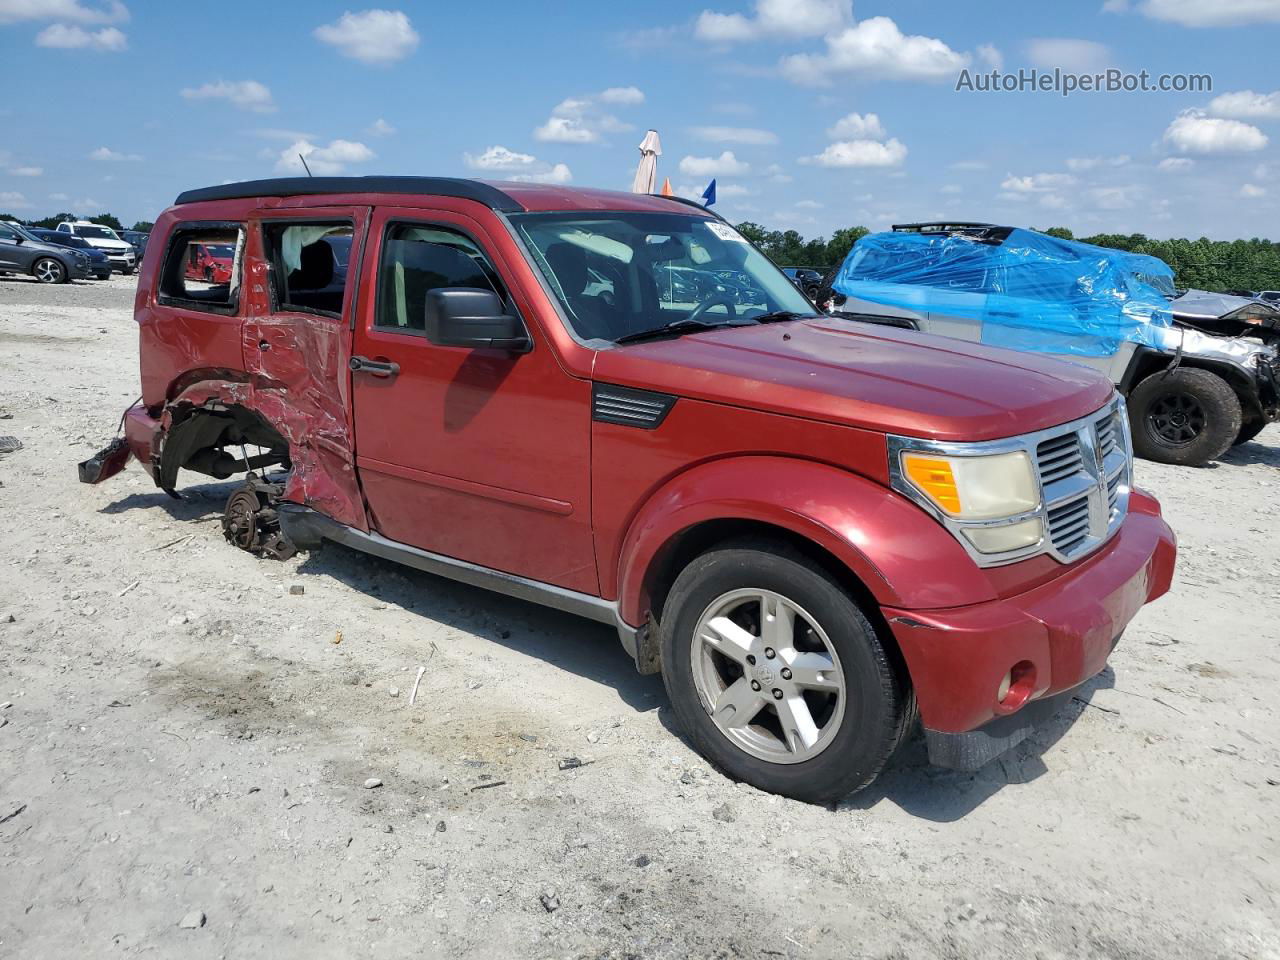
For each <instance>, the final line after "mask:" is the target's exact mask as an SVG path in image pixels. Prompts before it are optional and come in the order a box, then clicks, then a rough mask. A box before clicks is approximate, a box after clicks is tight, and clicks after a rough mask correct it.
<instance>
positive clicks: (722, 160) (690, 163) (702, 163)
mask: <svg viewBox="0 0 1280 960" xmlns="http://www.w3.org/2000/svg"><path fill="white" fill-rule="evenodd" d="M680 172H681V173H683V174H684V175H685V176H686V177H729V176H743V175H744V174H748V173H750V172H751V164H749V163H745V162H744V161H742V160H739V159H738V158H737V157H735V156H734V155H733V151H732V150H726V151H724V153H722V154H720V156H718V157H685V158H683V159H682V160H681V161H680Z"/></svg>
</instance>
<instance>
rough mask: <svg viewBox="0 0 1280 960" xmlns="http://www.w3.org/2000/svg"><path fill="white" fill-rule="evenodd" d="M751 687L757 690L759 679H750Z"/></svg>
mask: <svg viewBox="0 0 1280 960" xmlns="http://www.w3.org/2000/svg"><path fill="white" fill-rule="evenodd" d="M751 689H752V690H759V689H760V681H759V680H752V681H751Z"/></svg>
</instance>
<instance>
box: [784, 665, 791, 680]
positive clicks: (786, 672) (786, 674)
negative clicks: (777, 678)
mask: <svg viewBox="0 0 1280 960" xmlns="http://www.w3.org/2000/svg"><path fill="white" fill-rule="evenodd" d="M782 679H783V680H790V679H791V671H790V670H788V669H787V668H786V667H783V668H782Z"/></svg>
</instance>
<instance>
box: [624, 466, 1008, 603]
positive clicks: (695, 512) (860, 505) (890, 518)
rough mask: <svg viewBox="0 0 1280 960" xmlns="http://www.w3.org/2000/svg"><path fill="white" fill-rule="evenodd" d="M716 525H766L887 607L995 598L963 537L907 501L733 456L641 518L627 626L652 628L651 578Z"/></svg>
mask: <svg viewBox="0 0 1280 960" xmlns="http://www.w3.org/2000/svg"><path fill="white" fill-rule="evenodd" d="M714 520H747V521H754V522H758V523H766V524H770V525H772V526H775V527H781V528H783V529H785V530H787V531H790V532H791V533H793V534H796V535H798V536H801V537H804V538H806V539H808V540H810V541H811V542H813V543H815V544H817V545H818V546H820V547H822V548H823V549H824V550H826V551H827V552H828V553H830V554H831V555H833V556H834V557H835V558H836V559H837V560H839V561H840V562H841V563H843V564H844V565H845V566H846V567H848V569H849V570H850V571H852V572H853V574H854V575H855V576H856V577H857V578H858V579H859V580H861V581H862V583H863V584H864V585H865V586H866V587H867V589H868V590H869V591H870V592H871V594H872V595H873V596H874V597H875V599H876V600H877V601H878V602H879V603H880V604H882V605H886V606H893V607H896V608H899V609H908V610H925V609H936V608H941V607H950V606H958V605H964V604H970V603H979V602H982V601H984V600H990V599H993V598H994V597H995V593H994V590H993V589H992V584H991V582H990V581H989V580H988V579H987V578H986V577H984V576H983V574H982V572H981V571H980V570H979V569H978V568H977V567H976V566H975V565H974V564H973V562H972V561H971V560H969V558H968V556H967V555H966V554H965V552H964V549H963V548H962V547H961V546H960V544H959V543H957V542H956V540H955V538H954V537H952V536H951V534H950V533H948V532H947V531H946V530H944V529H943V528H942V526H940V525H939V524H938V523H936V522H935V521H934V520H933V519H932V518H931V517H929V516H928V515H926V514H925V513H924V511H922V510H921V509H920V508H919V507H917V506H915V505H914V504H913V503H911V502H910V501H909V500H907V499H906V498H905V497H902V496H900V495H898V494H896V493H894V492H892V491H891V490H888V489H887V488H885V487H884V486H882V485H880V484H878V483H876V482H874V481H872V480H868V479H866V478H865V477H860V476H858V475H857V474H853V473H849V472H848V471H845V470H841V469H839V468H837V467H833V466H829V465H827V464H823V463H817V462H814V461H809V460H798V459H794V458H788V457H769V456H749V457H730V458H726V459H722V460H715V461H712V462H710V463H704V464H702V465H700V466H696V467H693V468H692V469H690V470H687V471H684V472H683V473H680V474H679V475H677V476H676V477H674V478H672V479H671V480H669V481H668V482H667V483H666V484H665V485H663V486H662V487H660V488H659V489H658V490H656V491H655V492H654V493H653V494H652V495H651V496H650V497H649V498H648V500H646V501H645V503H644V505H643V506H642V507H641V508H640V510H639V511H638V513H637V514H636V516H635V517H634V519H633V520H632V522H631V524H630V526H629V527H628V530H627V535H626V537H625V538H624V540H623V546H622V550H621V557H620V564H619V572H618V601H619V613H620V615H621V618H622V619H623V620H624V621H625V622H627V623H629V624H632V625H634V626H639V625H641V624H642V623H643V622H644V619H645V616H646V614H647V613H648V610H649V603H650V597H649V596H648V595H647V589H648V578H649V573H650V570H651V568H652V565H653V563H654V561H655V559H658V558H659V555H660V553H661V552H662V550H663V549H664V547H666V546H668V545H669V544H671V543H673V542H675V540H676V538H678V536H679V535H680V534H681V533H683V532H685V531H688V530H690V529H692V528H693V527H695V526H697V525H698V524H701V523H706V522H708V521H714Z"/></svg>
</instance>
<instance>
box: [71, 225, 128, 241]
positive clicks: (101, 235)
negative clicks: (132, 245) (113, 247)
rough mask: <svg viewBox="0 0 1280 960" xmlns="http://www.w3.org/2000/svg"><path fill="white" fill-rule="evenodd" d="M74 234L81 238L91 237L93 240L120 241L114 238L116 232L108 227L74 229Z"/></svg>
mask: <svg viewBox="0 0 1280 960" xmlns="http://www.w3.org/2000/svg"><path fill="white" fill-rule="evenodd" d="M76 234H77V235H79V236H81V237H93V239H95V240H119V239H120V238H119V237H117V236H116V232H115V231H114V230H112V229H111V228H110V227H98V226H87V227H76Z"/></svg>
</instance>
